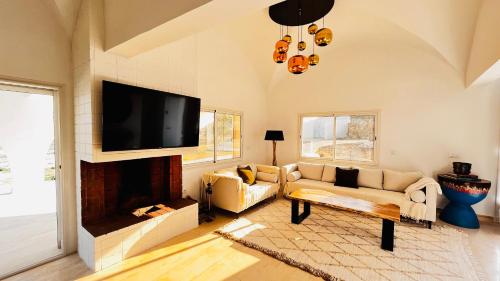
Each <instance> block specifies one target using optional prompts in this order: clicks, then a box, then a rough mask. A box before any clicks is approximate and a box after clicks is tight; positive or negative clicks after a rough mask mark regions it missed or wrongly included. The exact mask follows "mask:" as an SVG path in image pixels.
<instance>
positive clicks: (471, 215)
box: [438, 174, 491, 228]
mask: <svg viewBox="0 0 500 281" xmlns="http://www.w3.org/2000/svg"><path fill="white" fill-rule="evenodd" d="M438 181H439V184H440V185H441V189H443V193H444V195H445V196H446V198H448V200H449V201H450V202H449V203H448V205H446V207H445V208H444V209H443V211H442V212H441V214H440V215H439V218H440V219H441V220H443V221H445V222H447V223H450V224H453V225H456V226H460V227H465V228H479V220H478V219H477V215H476V213H475V212H474V209H472V207H471V205H474V204H476V203H478V202H480V201H481V200H483V199H484V198H486V195H488V191H489V189H490V187H491V182H490V181H487V180H481V179H477V178H474V177H473V176H469V177H460V176H457V175H455V174H442V175H438Z"/></svg>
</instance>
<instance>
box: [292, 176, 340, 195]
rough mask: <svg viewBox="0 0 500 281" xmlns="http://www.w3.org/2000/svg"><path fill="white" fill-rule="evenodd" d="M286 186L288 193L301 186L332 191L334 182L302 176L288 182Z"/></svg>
mask: <svg viewBox="0 0 500 281" xmlns="http://www.w3.org/2000/svg"><path fill="white" fill-rule="evenodd" d="M285 188H286V190H285V192H286V193H290V192H292V191H295V190H297V189H300V188H309V189H321V190H326V191H330V192H332V191H333V184H331V183H329V182H324V181H316V180H310V179H304V178H302V179H299V180H296V181H294V182H288V183H287V185H286V186H285Z"/></svg>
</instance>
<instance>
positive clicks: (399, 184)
mask: <svg viewBox="0 0 500 281" xmlns="http://www.w3.org/2000/svg"><path fill="white" fill-rule="evenodd" d="M336 167H340V168H351V167H345V166H335V165H330V164H315V163H305V162H299V163H297V164H290V165H286V166H283V167H282V168H281V182H282V183H284V194H289V193H290V192H292V191H294V190H297V189H299V188H309V189H321V190H326V191H330V192H333V193H335V194H339V195H347V196H351V197H354V198H359V199H364V200H368V201H372V202H376V203H382V204H384V203H393V204H396V205H399V206H400V208H401V215H402V216H403V217H407V218H410V219H415V220H420V221H426V222H427V225H428V226H429V228H430V226H431V223H432V222H434V221H436V200H437V194H438V193H440V192H441V190H440V188H439V184H437V182H436V181H435V180H433V179H431V178H423V175H422V173H420V172H399V171H394V170H388V169H371V168H359V167H354V168H356V169H359V175H358V180H357V182H358V186H359V187H358V188H350V187H343V186H338V185H335V171H336V170H335V168H336ZM419 185H421V187H418V186H419ZM423 185H425V187H423ZM415 187H417V188H415ZM422 187H423V188H422Z"/></svg>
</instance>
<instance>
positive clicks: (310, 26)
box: [307, 23, 318, 35]
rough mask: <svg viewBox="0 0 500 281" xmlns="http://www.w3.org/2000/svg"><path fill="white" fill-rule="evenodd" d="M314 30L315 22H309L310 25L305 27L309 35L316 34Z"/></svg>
mask: <svg viewBox="0 0 500 281" xmlns="http://www.w3.org/2000/svg"><path fill="white" fill-rule="evenodd" d="M316 31H318V26H317V25H316V24H315V23H311V25H309V27H308V28H307V32H309V34H311V35H313V34H316Z"/></svg>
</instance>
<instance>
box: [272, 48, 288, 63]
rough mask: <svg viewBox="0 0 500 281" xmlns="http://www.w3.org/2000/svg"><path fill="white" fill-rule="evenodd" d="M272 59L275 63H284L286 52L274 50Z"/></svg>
mask: <svg viewBox="0 0 500 281" xmlns="http://www.w3.org/2000/svg"><path fill="white" fill-rule="evenodd" d="M273 60H274V62H276V63H284V62H285V61H286V53H280V52H278V51H276V50H275V51H274V53H273Z"/></svg>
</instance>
